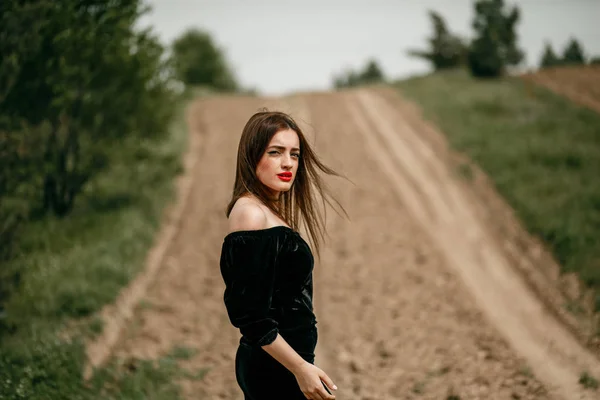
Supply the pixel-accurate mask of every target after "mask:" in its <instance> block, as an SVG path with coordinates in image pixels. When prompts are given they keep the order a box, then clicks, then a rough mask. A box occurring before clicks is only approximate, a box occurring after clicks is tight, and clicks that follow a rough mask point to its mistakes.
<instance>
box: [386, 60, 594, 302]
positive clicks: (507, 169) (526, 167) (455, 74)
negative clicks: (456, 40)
mask: <svg viewBox="0 0 600 400" xmlns="http://www.w3.org/2000/svg"><path fill="white" fill-rule="evenodd" d="M395 86H396V87H397V88H398V89H400V90H401V92H402V93H403V94H404V95H405V96H407V97H408V98H409V99H412V100H414V101H415V102H416V103H418V104H419V105H420V106H421V107H422V109H423V110H424V114H425V117H426V118H427V119H429V120H432V121H433V122H435V123H436V125H437V126H439V127H440V128H441V130H442V131H443V132H445V134H446V135H447V137H448V140H449V142H450V144H451V146H452V147H453V148H454V149H456V150H458V151H460V152H462V153H465V154H467V155H468V156H470V158H471V159H473V160H474V161H475V162H476V163H477V164H479V165H480V166H481V167H482V168H483V169H484V170H485V171H486V173H487V174H488V176H490V178H491V179H492V180H493V181H494V183H495V186H496V188H497V189H498V191H499V192H500V193H501V195H502V196H504V198H505V199H506V200H507V201H508V203H509V204H510V205H511V207H512V208H513V209H514V210H515V212H516V214H517V216H518V217H519V218H520V220H521V221H523V223H524V225H525V226H526V228H527V229H528V230H529V232H530V233H532V234H534V235H536V236H538V237H540V238H541V239H542V240H543V241H544V242H545V243H546V244H547V245H548V246H549V248H550V249H551V251H552V252H553V254H554V256H555V257H556V259H557V260H558V262H559V263H560V264H561V266H562V268H563V271H573V272H576V273H577V274H579V276H580V277H581V279H582V281H583V282H585V283H586V284H587V285H588V287H591V288H594V289H595V290H596V293H598V295H597V297H596V309H597V311H600V290H598V289H600V115H598V114H596V113H595V112H593V111H590V110H587V109H584V108H581V107H579V106H577V105H575V104H572V103H571V102H570V101H568V100H567V99H565V98H563V97H561V96H558V95H555V94H554V93H551V92H549V91H547V90H545V89H542V88H537V87H532V86H530V85H527V84H526V83H524V82H523V81H521V80H519V79H518V78H505V79H500V80H495V81H492V80H488V81H477V80H475V79H473V78H471V77H470V76H468V74H467V73H466V72H463V71H450V72H447V73H438V74H433V75H429V76H425V77H418V78H412V79H408V80H405V81H401V82H398V83H396V84H395ZM459 173H461V174H463V175H469V174H468V172H467V171H460V172H459Z"/></svg>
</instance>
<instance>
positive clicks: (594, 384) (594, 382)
mask: <svg viewBox="0 0 600 400" xmlns="http://www.w3.org/2000/svg"><path fill="white" fill-rule="evenodd" d="M579 384H580V385H581V386H583V387H584V388H586V389H592V390H597V389H598V387H600V383H599V382H598V379H596V378H594V377H593V376H592V375H590V374H589V372H587V371H585V372H582V373H581V376H580V377H579Z"/></svg>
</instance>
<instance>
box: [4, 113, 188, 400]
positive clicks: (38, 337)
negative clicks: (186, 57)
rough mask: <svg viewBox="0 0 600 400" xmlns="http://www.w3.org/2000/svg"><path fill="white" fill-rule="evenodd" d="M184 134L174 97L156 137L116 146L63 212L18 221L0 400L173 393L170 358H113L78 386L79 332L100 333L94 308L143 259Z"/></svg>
mask: <svg viewBox="0 0 600 400" xmlns="http://www.w3.org/2000/svg"><path fill="white" fill-rule="evenodd" d="M186 142H187V136H186V131H185V123H184V118H183V105H180V108H179V111H178V113H177V115H176V118H175V120H174V122H173V124H172V126H171V129H170V132H169V135H167V136H166V138H164V139H162V140H160V142H158V141H149V142H142V143H140V142H137V143H123V144H122V145H121V146H120V147H119V148H115V149H114V151H113V152H112V154H113V156H114V162H113V164H111V167H110V168H109V169H108V170H107V171H105V172H103V173H102V175H100V176H99V177H98V178H97V179H95V180H94V181H93V182H91V183H90V185H88V187H87V188H86V191H85V193H83V194H82V195H81V197H79V198H78V199H77V204H76V207H75V209H74V210H73V212H72V213H71V214H70V215H69V216H68V217H66V218H62V219H59V218H55V217H48V218H45V219H42V220H38V221H36V222H31V223H27V224H26V225H25V226H24V227H23V228H22V231H21V233H20V236H19V243H18V244H17V245H18V255H17V257H16V258H14V259H13V260H11V261H10V262H9V264H8V265H2V266H1V267H2V268H5V267H6V268H19V270H20V271H23V274H22V277H21V284H20V285H19V287H18V290H17V291H15V292H14V293H13V294H12V295H11V297H10V298H9V300H8V303H7V304H6V308H5V312H4V315H3V316H2V318H1V319H0V399H59V398H60V399H63V398H64V399H67V398H69V399H96V398H102V399H111V398H119V399H145V398H148V399H150V398H151V399H163V398H164V399H175V398H177V389H176V387H175V383H174V382H173V379H172V377H173V376H174V375H176V374H177V373H179V372H177V371H178V370H177V368H176V367H175V366H174V365H173V364H174V362H175V361H173V360H175V359H176V358H173V357H170V358H168V359H165V360H161V361H159V362H152V361H147V360H146V361H144V360H135V365H136V368H135V369H123V368H117V367H116V366H115V365H112V366H109V367H106V368H103V369H101V370H99V371H98V372H97V373H96V375H95V376H94V378H93V379H92V383H91V384H87V385H86V384H84V382H83V380H82V371H83V365H84V362H85V353H84V346H83V340H84V338H85V337H89V336H90V335H92V336H93V335H97V334H99V333H100V332H101V331H102V329H103V324H102V321H101V320H99V319H98V318H97V317H95V316H94V313H95V312H97V311H98V310H100V309H101V308H102V306H104V305H105V304H107V303H110V302H112V301H114V299H115V298H116V295H117V294H118V292H119V290H120V289H121V288H122V287H123V286H124V285H126V284H127V283H128V282H129V281H130V280H131V278H133V277H134V276H135V275H136V274H137V273H138V272H139V270H140V269H141V267H142V266H143V263H144V259H145V256H146V253H147V251H148V250H149V248H150V247H151V245H152V242H153V239H154V236H155V234H156V232H157V230H158V228H159V225H160V221H161V217H162V213H163V210H164V208H165V206H166V205H167V204H168V203H169V202H170V201H171V200H172V199H173V193H174V190H173V189H174V187H173V178H174V177H175V176H176V175H177V174H178V173H180V172H181V171H182V164H181V154H182V152H183V149H184V148H185V146H186ZM86 320H89V322H87V323H82V324H78V323H77V321H86ZM73 322H75V324H73ZM73 326H76V327H78V328H76V329H75V331H74V332H73V329H72V327H73ZM65 331H68V332H70V335H69V336H70V337H68V338H66V337H65V336H66V335H65V334H64V332H65ZM179 352H180V353H181V352H182V351H181V350H179ZM176 355H177V354H176ZM149 393H150V394H149Z"/></svg>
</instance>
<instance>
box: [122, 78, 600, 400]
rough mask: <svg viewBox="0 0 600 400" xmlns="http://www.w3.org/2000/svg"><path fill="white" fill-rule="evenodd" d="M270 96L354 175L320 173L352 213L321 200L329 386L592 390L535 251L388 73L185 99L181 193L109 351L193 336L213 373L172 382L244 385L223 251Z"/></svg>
mask: <svg viewBox="0 0 600 400" xmlns="http://www.w3.org/2000/svg"><path fill="white" fill-rule="evenodd" d="M264 106H266V107H269V108H270V109H279V110H283V111H287V112H289V113H291V114H292V115H293V116H294V117H296V118H297V119H298V120H299V122H300V124H301V126H302V127H303V128H304V129H305V132H306V133H307V135H308V136H309V138H310V139H311V142H312V143H313V145H314V146H315V148H316V150H317V152H318V153H319V154H320V155H321V156H322V158H323V159H324V160H325V161H326V162H327V163H328V164H329V165H330V166H332V167H333V168H335V169H336V170H338V171H340V172H342V173H344V174H345V175H346V176H347V177H348V178H349V179H350V180H351V181H352V182H353V183H348V182H347V181H344V180H339V179H338V180H331V181H330V185H331V188H332V189H333V191H334V193H335V194H336V196H337V198H338V199H339V200H340V201H341V202H342V204H343V205H344V206H345V207H346V209H347V211H348V213H349V214H350V217H351V220H350V221H347V220H344V219H342V218H340V217H338V216H337V215H336V214H335V213H333V212H329V213H328V229H329V234H330V237H329V241H328V242H327V244H326V246H325V248H324V250H323V254H322V258H321V260H320V261H318V262H317V264H316V267H315V307H316V314H317V319H318V321H319V324H318V327H319V345H318V348H317V361H316V363H317V364H318V365H319V366H321V367H322V368H323V369H324V370H325V371H327V373H328V374H329V375H330V376H331V377H332V379H333V380H334V381H335V383H336V384H337V386H338V387H339V390H338V395H337V398H338V399H362V400H367V399H382V400H387V399H446V398H447V397H448V396H449V395H450V394H455V395H457V396H460V398H461V399H463V400H464V399H510V398H514V399H593V398H597V396H598V393H597V392H591V391H586V390H584V389H583V388H582V387H581V386H580V385H579V384H578V379H579V376H580V374H581V373H582V372H583V371H589V372H590V373H591V374H592V375H594V376H596V377H600V362H598V360H597V359H596V358H595V357H593V356H592V355H591V353H589V352H588V351H587V350H586V349H585V348H584V347H583V346H581V345H580V344H579V342H578V341H577V340H576V339H575V336H574V335H573V334H572V332H571V331H569V330H568V329H566V328H565V326H564V325H563V324H562V323H561V322H560V320H559V318H557V315H556V313H555V312H550V311H549V308H548V307H547V306H546V303H545V302H543V301H541V300H539V297H538V296H537V295H536V293H535V291H534V290H532V288H531V286H530V285H527V284H526V283H525V282H526V279H524V278H523V276H524V274H523V268H535V267H536V266H535V265H534V263H533V262H531V263H527V264H526V265H525V266H522V265H520V264H519V263H518V262H516V261H515V260H519V259H520V258H521V257H520V256H519V254H518V252H519V251H520V248H512V250H511V251H512V252H508V251H507V248H508V247H510V246H508V245H507V243H509V242H510V241H508V240H507V241H506V243H505V242H503V241H502V238H501V237H499V234H498V232H497V230H494V229H491V228H492V226H493V223H494V221H493V218H492V217H491V216H490V213H485V212H484V211H485V209H486V207H487V204H486V203H482V202H481V201H480V200H479V197H477V196H475V195H474V194H473V193H472V191H471V190H470V189H469V188H468V185H467V184H466V183H465V182H464V180H463V179H461V178H460V177H458V176H457V174H456V173H455V172H454V170H453V168H451V167H450V166H449V165H450V163H449V162H448V151H447V150H446V146H445V141H444V139H443V138H442V137H441V135H439V134H438V133H437V132H435V131H434V130H433V129H431V128H430V127H429V126H428V125H426V124H424V123H423V121H421V120H420V118H419V116H418V114H417V113H415V110H414V108H413V107H412V106H411V105H409V104H407V103H405V102H404V101H403V100H402V99H400V98H399V97H397V95H396V94H395V93H393V92H391V91H389V90H385V89H377V90H376V89H361V90H356V91H349V92H343V93H334V94H327V93H322V94H311V93H309V94H301V95H296V96H291V97H286V98H279V99H276V98H252V97H220V98H213V99H208V100H198V101H197V102H195V103H194V104H193V105H192V106H191V108H190V121H189V122H190V132H191V134H192V135H197V136H199V137H201V138H202V142H201V146H200V147H199V148H196V149H195V150H194V154H195V156H196V160H197V161H196V162H195V163H194V164H193V166H190V168H191V169H190V170H189V171H188V173H189V176H191V177H192V183H191V186H190V192H189V200H188V202H187V206H186V207H185V210H184V211H183V218H182V219H181V223H180V226H179V229H178V231H177V233H176V234H174V236H173V238H172V240H171V241H170V245H169V247H168V249H167V250H166V252H165V253H164V257H161V259H162V262H161V263H160V264H161V268H160V270H158V272H157V273H156V277H155V278H154V279H153V280H152V282H153V283H152V284H151V285H150V286H149V288H148V290H146V291H145V293H146V295H145V298H144V300H145V301H144V302H145V304H146V306H145V307H140V308H139V309H138V310H137V311H136V317H135V319H134V321H133V323H131V324H129V326H128V327H127V329H126V330H125V334H123V335H122V336H121V337H122V339H121V341H120V342H119V343H118V345H117V348H116V351H115V355H116V356H118V357H124V358H127V357H144V358H147V357H150V358H154V357H160V356H161V355H164V354H166V353H168V352H169V351H170V350H171V349H172V348H173V347H174V346H188V347H191V348H194V349H196V350H197V353H196V355H195V356H194V357H193V358H192V359H190V360H188V361H185V362H184V363H183V364H184V366H186V367H190V368H197V369H200V368H207V369H208V373H207V374H206V375H205V377H204V379H202V380H199V381H193V380H189V381H187V380H186V381H183V382H181V385H182V387H183V389H184V393H185V395H186V397H187V398H189V399H231V400H241V399H242V396H241V393H240V392H239V389H238V387H237V384H236V382H235V375H234V366H233V361H234V355H235V349H236V347H237V343H238V340H239V333H238V332H237V331H236V330H235V329H234V328H233V327H232V326H231V325H230V323H229V320H228V318H227V314H226V312H225V308H224V305H223V300H222V295H223V289H224V285H223V282H222V280H221V276H220V273H219V267H218V261H219V255H220V249H221V243H222V239H223V236H224V235H225V233H226V229H227V222H226V219H225V216H224V207H225V205H226V204H227V202H228V200H229V196H230V191H231V189H232V186H233V177H234V166H235V155H236V151H237V143H238V140H239V135H240V132H241V129H242V127H243V125H244V123H245V122H246V120H247V119H248V117H249V116H250V115H251V114H252V113H253V112H255V111H256V110H257V109H259V108H261V107H264ZM482 210H483V211H482ZM499 218H503V216H500V217H499ZM522 235H525V234H524V233H522ZM540 251H543V250H540ZM522 256H523V257H529V256H528V255H527V254H523V255H522ZM527 259H528V260H529V259H530V257H529V258H527ZM517 264H519V265H517ZM527 266H529V267H527Z"/></svg>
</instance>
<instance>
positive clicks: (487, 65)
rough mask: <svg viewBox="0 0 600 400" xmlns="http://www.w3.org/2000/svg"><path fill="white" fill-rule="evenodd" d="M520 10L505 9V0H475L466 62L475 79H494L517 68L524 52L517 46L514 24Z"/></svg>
mask: <svg viewBox="0 0 600 400" xmlns="http://www.w3.org/2000/svg"><path fill="white" fill-rule="evenodd" d="M519 19H520V13H519V9H518V8H517V7H516V6H515V7H513V8H512V9H507V8H506V7H505V5H504V0H477V1H476V2H475V19H474V21H473V29H474V30H475V38H474V39H473V41H472V42H471V46H470V49H469V54H468V63H469V68H470V70H471V73H472V74H473V75H474V76H478V77H497V76H500V75H502V74H504V72H505V70H506V67H507V66H510V65H517V64H519V63H520V62H521V61H522V59H523V52H522V51H521V50H520V49H519V48H518V47H517V33H516V25H517V23H518V22H519Z"/></svg>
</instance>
